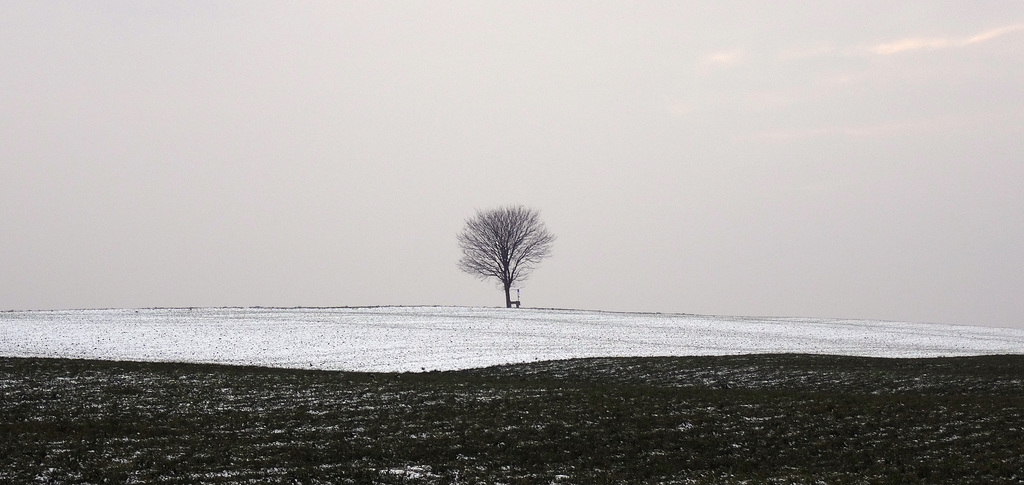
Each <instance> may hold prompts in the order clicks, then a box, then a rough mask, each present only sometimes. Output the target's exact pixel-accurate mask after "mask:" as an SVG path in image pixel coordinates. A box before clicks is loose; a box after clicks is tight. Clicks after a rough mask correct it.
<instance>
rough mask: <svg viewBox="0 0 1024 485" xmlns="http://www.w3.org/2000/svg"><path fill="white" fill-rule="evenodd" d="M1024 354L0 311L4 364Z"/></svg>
mask: <svg viewBox="0 0 1024 485" xmlns="http://www.w3.org/2000/svg"><path fill="white" fill-rule="evenodd" d="M781 352H794V353H814V354H840V355H860V356H877V357H934V356H958V355H982V354H1022V353H1024V329H1008V328H987V327H969V326H953V325H933V324H914V323H900V322H880V321H865V320H837V319H815V318H754V317H719V316H701V315H679V314H647V313H608V312H596V311H580V310H536V309H505V308H466V307H374V308H200V309H187V308H182V309H138V310H135V309H108V310H61V311H16V312H0V356H8V357H69V358H84V359H107V360H136V361H174V362H208V363H225V364H246V365H261V366H271V367H294V368H317V369H335V370H357V371H381V372H392V371H421V370H450V369H464V368H472V367H483V366H489V365H496V364H505V363H516V362H531V361H535V360H552V359H566V358H575V357H612V356H684V355H726V354H749V353H781Z"/></svg>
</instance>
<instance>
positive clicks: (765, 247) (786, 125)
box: [0, 0, 1024, 327]
mask: <svg viewBox="0 0 1024 485" xmlns="http://www.w3.org/2000/svg"><path fill="white" fill-rule="evenodd" d="M1022 86H1024V2H1019V1H991V2H963V1H950V2H941V1H922V2H899V1H897V2H892V1H876V2H863V1H857V2H841V1H833V2H816V1H780V2H761V1H751V2H736V1H724V2H723V1H715V2H635V1H624V2H597V1H589V0H588V1H582V2H554V1H541V2H527V1H517V2H501V3H499V2H476V1H472V2H381V1H373V2H322V3H303V2H273V3H266V2H254V1H248V0H246V1H240V2H207V1H196V2H185V1H180V2H139V1H126V2H79V1H66V2H60V1H53V2H34V1H17V0H6V1H0V227H2V231H0V308H2V309H49V308H90V307H149V306H225V305H231V306H234V305H239V306H252V305H262V306H277V305H283V306H298V305H302V306H305V305H316V306H332V305H378V304H400V305H412V304H440V305H449V304H452V305H501V304H502V303H503V296H502V295H501V294H500V293H499V291H498V290H497V289H496V287H495V286H494V285H493V284H491V283H485V282H480V281H478V280H475V279H473V278H472V277H470V276H468V275H466V274H463V273H460V272H459V271H458V269H457V268H456V265H455V262H456V261H457V260H458V257H459V254H458V249H457V247H456V244H455V233H456V232H457V231H458V230H459V229H460V228H461V226H462V223H463V221H464V220H465V218H466V217H469V216H471V215H472V214H473V212H474V210H475V209H478V208H479V209H485V208H490V207H494V206H498V205H502V204H508V203H522V204H525V205H528V206H530V207H534V208H536V209H539V210H540V211H541V213H542V217H543V218H544V220H545V222H546V223H547V225H548V227H549V229H551V231H552V232H554V233H555V234H556V235H557V236H558V240H557V241H556V244H555V246H554V255H553V257H552V258H551V259H549V260H547V261H546V262H545V263H543V264H542V265H541V266H540V267H539V269H538V270H537V271H536V272H535V273H534V275H533V277H532V278H531V279H530V280H527V281H526V282H525V283H524V284H523V285H522V287H523V292H522V298H523V301H524V304H526V305H528V306H544V307H571V308H586V309H598V310H626V311H656V312H692V313H711V314H731V315H788V316H814V317H818V316H820V317H832V316H834V317H851V318H872V319H891V320H909V321H923V322H944V323H964V324H976V325H992V326H1015V327H1024V189H1022V187H1024V96H1022V95H1021V92H1022V89H1021V87H1022Z"/></svg>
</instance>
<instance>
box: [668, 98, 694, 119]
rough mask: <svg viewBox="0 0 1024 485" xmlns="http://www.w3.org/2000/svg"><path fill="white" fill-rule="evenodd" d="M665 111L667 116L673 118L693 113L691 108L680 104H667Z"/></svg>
mask: <svg viewBox="0 0 1024 485" xmlns="http://www.w3.org/2000/svg"><path fill="white" fill-rule="evenodd" d="M666 109H667V111H668V114H670V115H672V116H675V117H683V116H686V115H688V114H690V113H692V112H693V107H692V106H690V105H689V104H686V103H681V102H674V103H669V105H668V107H667V108H666Z"/></svg>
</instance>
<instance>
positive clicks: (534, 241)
mask: <svg viewBox="0 0 1024 485" xmlns="http://www.w3.org/2000/svg"><path fill="white" fill-rule="evenodd" d="M457 239H458V242H459V249H461V250H462V258H461V259H459V269H461V270H462V271H464V272H466V273H469V274H471V275H473V276H475V277H477V278H480V279H482V280H486V279H488V278H496V279H497V280H498V283H499V285H500V286H501V288H502V290H504V292H505V307H506V308H512V305H513V304H515V306H516V308H519V297H518V290H517V291H516V293H517V295H516V299H515V300H512V295H511V294H510V290H511V288H512V285H513V284H514V283H516V282H520V281H523V280H525V279H526V278H527V277H528V276H529V275H530V272H531V271H533V269H534V267H535V266H536V265H537V264H539V263H540V262H541V261H542V260H543V259H544V258H546V257H548V256H550V255H551V244H552V243H553V242H554V241H555V236H554V234H551V233H550V232H548V230H547V228H546V227H545V226H544V223H543V222H541V220H540V213H539V212H537V211H536V210H533V209H529V208H526V207H523V206H521V205H515V206H508V207H499V208H497V209H491V210H486V211H480V210H478V211H477V212H476V215H475V216H473V217H470V218H469V219H466V224H465V226H463V228H462V231H461V232H459V234H458V236H457Z"/></svg>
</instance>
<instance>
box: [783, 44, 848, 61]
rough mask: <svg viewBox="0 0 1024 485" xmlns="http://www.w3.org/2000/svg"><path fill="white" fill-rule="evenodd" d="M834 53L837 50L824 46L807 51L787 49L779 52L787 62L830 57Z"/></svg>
mask: <svg viewBox="0 0 1024 485" xmlns="http://www.w3.org/2000/svg"><path fill="white" fill-rule="evenodd" d="M834 53H835V49H833V48H832V47H831V46H827V45H823V46H817V47H810V48H805V49H787V50H784V51H782V52H779V58H780V59H786V60H799V59H811V58H815V57H825V56H830V55H832V54H834Z"/></svg>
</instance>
